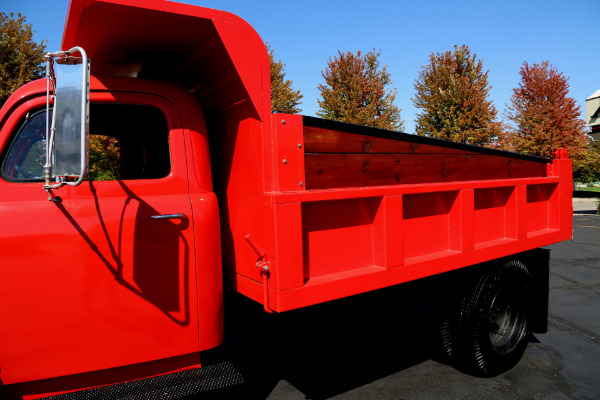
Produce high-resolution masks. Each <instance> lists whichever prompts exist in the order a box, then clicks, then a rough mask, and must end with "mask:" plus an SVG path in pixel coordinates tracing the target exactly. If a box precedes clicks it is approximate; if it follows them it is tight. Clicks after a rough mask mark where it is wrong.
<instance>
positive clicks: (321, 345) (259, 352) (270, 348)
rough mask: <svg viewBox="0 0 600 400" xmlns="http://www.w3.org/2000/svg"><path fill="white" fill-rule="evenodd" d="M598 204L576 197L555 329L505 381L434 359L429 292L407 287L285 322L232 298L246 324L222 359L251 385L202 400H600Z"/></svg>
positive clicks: (553, 291) (554, 305)
mask: <svg viewBox="0 0 600 400" xmlns="http://www.w3.org/2000/svg"><path fill="white" fill-rule="evenodd" d="M580 200H583V201H580ZM595 207H596V201H595V200H594V199H576V200H575V201H574V216H573V224H574V229H573V239H572V240H569V241H566V242H562V243H558V244H555V245H552V246H549V248H550V249H551V250H552V251H551V262H550V305H549V324H548V332H547V333H544V334H536V335H535V336H534V337H533V338H532V339H531V343H530V344H529V347H528V348H527V350H526V352H525V355H524V356H523V359H522V360H521V362H520V363H519V364H518V365H517V366H516V367H514V368H513V369H512V370H510V371H508V372H506V373H504V374H502V375H499V376H497V377H494V378H487V379H483V378H475V377H472V376H469V375H466V374H464V373H461V372H459V371H457V370H455V369H454V368H452V367H451V366H449V365H446V364H443V363H441V362H437V361H434V360H433V359H432V356H431V341H430V337H429V334H428V323H427V320H426V318H425V317H424V315H425V314H426V310H425V309H424V308H425V307H426V306H425V303H426V301H425V300H426V298H427V296H428V293H427V292H426V291H425V290H423V289H422V288H421V287H419V286H418V285H416V286H415V285H412V286H411V285H410V284H409V285H407V286H405V285H403V286H404V287H403V288H402V289H401V290H400V291H398V290H397V289H390V290H388V291H382V292H376V293H372V294H366V295H361V296H356V297H353V298H350V299H346V300H343V301H341V302H333V303H331V304H324V305H321V306H316V307H311V308H308V309H304V310H298V311H293V312H290V313H283V314H281V315H266V314H265V313H264V312H262V311H261V309H260V307H255V305H253V304H251V303H249V302H246V301H244V300H241V299H233V300H232V301H230V303H229V305H226V306H227V307H229V308H230V309H234V310H238V311H236V313H239V315H238V317H239V318H238V317H236V318H234V319H229V320H228V321H229V322H226V332H227V341H226V343H225V345H224V346H223V347H222V348H221V349H220V350H218V352H219V353H218V354H217V353H215V357H223V356H224V357H226V358H227V359H229V360H230V361H232V362H233V364H234V365H235V366H236V367H237V368H238V369H239V370H240V371H241V372H242V373H243V374H244V375H245V377H246V384H245V385H243V386H240V387H237V388H233V389H231V390H229V391H225V392H222V393H214V394H211V395H210V396H201V397H198V399H208V398H218V399H222V398H227V399H230V398H240V399H260V400H262V399H268V400H284V399H285V400H296V399H298V400H300V399H344V400H346V399H347V400H351V399H361V400H363V399H507V398H510V399H598V398H600V216H599V215H594V213H595ZM231 303H234V304H231ZM227 311H228V310H227V309H226V313H227Z"/></svg>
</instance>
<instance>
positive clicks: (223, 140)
mask: <svg viewBox="0 0 600 400" xmlns="http://www.w3.org/2000/svg"><path fill="white" fill-rule="evenodd" d="M62 49H63V51H62V52H57V53H52V54H50V55H48V57H47V59H48V68H47V69H48V74H47V75H48V79H42V80H39V81H35V82H32V83H29V84H27V85H25V86H23V87H22V88H20V89H18V90H17V91H16V92H15V93H14V94H13V95H12V97H10V99H9V100H8V101H7V102H6V103H5V105H4V106H3V107H2V110H1V111H0V154H1V159H0V163H1V171H0V221H1V223H0V321H2V324H1V327H0V380H1V385H2V390H3V391H2V393H3V396H5V397H10V396H13V397H15V398H39V397H44V396H49V395H53V394H54V395H56V394H61V393H63V395H64V393H67V392H73V391H78V390H83V389H90V388H96V389H91V390H100V389H102V388H103V387H109V388H110V387H111V385H114V384H123V382H124V381H136V380H139V379H142V378H148V377H157V376H158V377H160V376H168V374H171V373H174V372H177V373H181V372H182V371H183V372H185V371H197V370H198V368H199V367H200V365H201V364H202V362H203V357H202V354H203V353H202V352H203V351H205V350H208V349H212V348H215V347H216V346H219V344H220V343H221V342H222V340H223V319H224V315H223V293H224V289H225V290H229V291H234V292H237V293H240V294H242V295H244V296H246V297H248V298H250V299H252V300H254V301H256V302H258V303H261V304H262V305H263V306H264V309H265V311H266V312H269V313H270V312H276V313H281V312H285V311H288V310H293V309H298V308H302V307H306V306H310V305H314V304H318V303H323V302H328V301H331V300H335V299H340V298H344V297H348V296H353V295H356V294H359V293H364V292H368V291H374V290H377V289H380V288H384V287H389V286H392V285H399V284H402V283H405V282H409V281H415V280H418V279H421V278H425V277H432V276H443V275H447V274H445V273H447V272H449V271H453V270H461V271H462V270H465V271H466V270H468V271H470V273H469V274H468V275H469V276H470V277H471V278H469V279H466V278H464V276H465V275H461V276H462V277H463V278H464V279H462V278H461V282H454V283H452V281H449V282H450V283H448V286H449V287H450V288H455V290H454V289H453V290H454V291H455V292H456V293H455V296H451V298H453V299H455V300H454V301H453V304H454V303H456V305H451V306H448V307H447V308H448V311H449V312H448V315H447V316H446V317H444V318H443V319H442V324H441V327H440V335H441V340H442V341H443V343H444V348H445V349H446V351H447V353H448V355H449V356H451V357H452V359H453V360H456V362H457V363H459V364H460V365H461V366H463V367H465V369H466V370H468V371H471V372H472V373H474V374H475V375H483V376H489V375H495V374H498V373H500V372H502V371H504V370H506V369H508V368H510V367H512V366H513V365H514V364H515V363H516V362H517V361H518V360H519V358H520V357H521V355H522V353H523V351H524V349H525V346H526V345H527V341H528V338H529V333H530V331H531V330H532V329H542V330H543V329H544V327H545V321H544V319H545V318H546V315H547V314H546V312H547V288H548V282H547V279H548V271H547V269H548V261H547V257H544V255H543V254H541V255H540V253H539V252H536V250H535V249H537V248H539V247H541V246H546V245H549V244H552V243H556V242H559V241H562V240H566V239H569V238H571V234H572V205H571V190H572V182H571V161H570V160H569V158H568V154H567V152H566V151H565V150H563V149H557V151H556V156H555V158H554V159H546V158H539V157H533V156H526V155H520V154H514V153H508V152H502V151H498V150H494V149H489V148H482V147H476V146H470V145H465V144H459V143H452V142H446V141H442V140H435V139H430V138H425V137H419V136H416V135H409V134H403V133H397V132H389V131H385V130H379V129H374V128H366V127H360V126H354V125H350V124H345V123H340V122H334V121H326V120H322V119H317V118H313V117H305V116H300V115H284V114H272V113H271V99H270V81H269V79H270V78H269V77H270V75H269V58H268V54H267V51H266V49H265V46H264V44H263V42H262V40H261V39H260V37H259V36H258V34H257V33H256V32H255V31H254V30H253V29H252V28H251V27H250V26H249V25H248V24H247V23H246V22H244V21H243V20H241V19H240V18H238V17H236V16H234V15H231V14H229V13H226V12H222V11H215V10H211V9H206V8H201V7H196V6H191V5H184V4H178V3H173V2H169V1H163V0H147V1H144V2H140V1H136V0H71V1H70V4H69V11H68V15H67V20H66V23H65V30H64V34H63V40H62ZM88 112H89V114H88ZM98 146H101V147H102V148H103V149H104V150H105V151H104V152H102V151H98ZM107 149H108V151H106V150H107ZM86 171H87V173H86ZM466 267H470V268H466ZM465 282H471V283H469V284H465ZM451 291H452V290H451ZM449 298H450V297H449ZM266 345H268V344H266ZM202 370H203V368H200V369H199V371H202ZM98 387H100V389H98ZM84 393H88V394H89V391H88V392H84ZM109 397H110V396H109ZM69 398H71V397H69ZM86 398H93V397H86ZM105 398H106V397H105Z"/></svg>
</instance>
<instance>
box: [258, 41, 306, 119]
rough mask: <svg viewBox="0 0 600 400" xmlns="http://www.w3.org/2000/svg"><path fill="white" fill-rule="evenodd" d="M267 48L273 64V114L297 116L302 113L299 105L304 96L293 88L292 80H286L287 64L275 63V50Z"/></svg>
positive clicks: (279, 61)
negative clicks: (285, 70)
mask: <svg viewBox="0 0 600 400" xmlns="http://www.w3.org/2000/svg"><path fill="white" fill-rule="evenodd" d="M266 46H267V51H268V52H269V61H270V64H271V112H272V113H287V114H297V113H299V112H300V111H301V110H300V109H299V108H298V105H299V104H300V103H301V101H300V100H301V99H302V97H303V96H302V95H301V94H300V91H299V90H294V89H293V88H292V81H291V80H289V79H285V72H284V71H283V67H285V64H284V63H283V62H282V61H281V60H278V61H275V56H274V50H273V49H271V48H270V47H269V45H268V44H267V45H266Z"/></svg>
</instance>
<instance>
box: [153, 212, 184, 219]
mask: <svg viewBox="0 0 600 400" xmlns="http://www.w3.org/2000/svg"><path fill="white" fill-rule="evenodd" d="M150 218H153V219H185V218H187V215H186V214H185V213H180V214H159V215H152V216H150Z"/></svg>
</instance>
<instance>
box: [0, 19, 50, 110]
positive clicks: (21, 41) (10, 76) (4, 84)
mask: <svg viewBox="0 0 600 400" xmlns="http://www.w3.org/2000/svg"><path fill="white" fill-rule="evenodd" d="M45 49H46V44H45V42H44V41H42V42H40V43H35V42H34V41H33V31H32V30H31V25H29V24H26V23H25V17H24V16H22V15H21V14H20V13H19V14H17V17H16V18H15V17H14V14H13V13H10V16H9V15H6V14H5V13H3V12H0V107H1V106H2V105H3V104H4V102H5V101H6V100H7V99H8V97H9V96H10V95H11V94H12V92H14V91H15V90H17V89H18V88H19V87H20V86H22V85H24V84H25V83H27V82H29V81H32V80H34V79H38V78H41V77H42V76H44V72H45V70H44V66H43V65H42V63H43V61H44V52H45Z"/></svg>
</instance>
